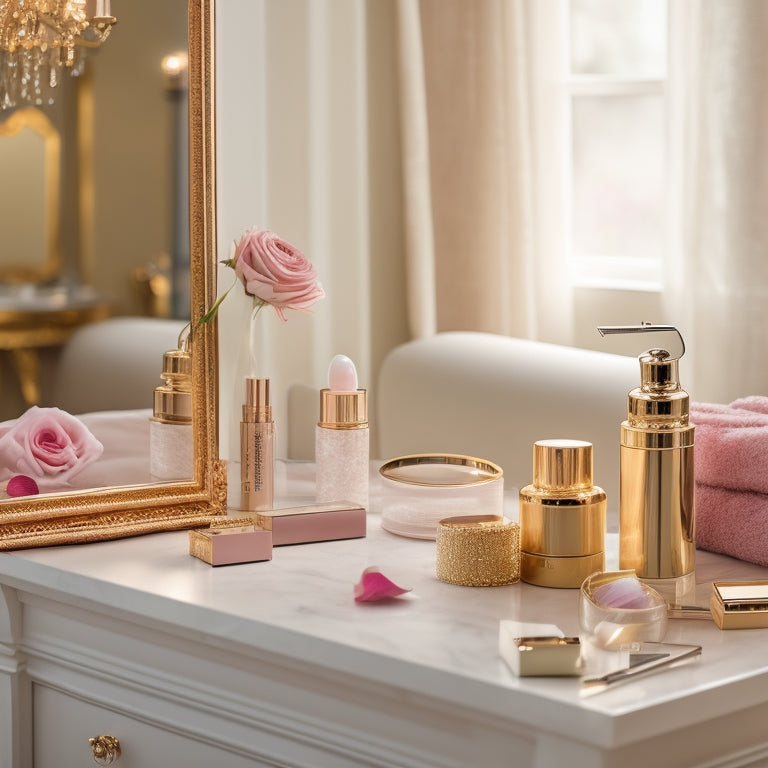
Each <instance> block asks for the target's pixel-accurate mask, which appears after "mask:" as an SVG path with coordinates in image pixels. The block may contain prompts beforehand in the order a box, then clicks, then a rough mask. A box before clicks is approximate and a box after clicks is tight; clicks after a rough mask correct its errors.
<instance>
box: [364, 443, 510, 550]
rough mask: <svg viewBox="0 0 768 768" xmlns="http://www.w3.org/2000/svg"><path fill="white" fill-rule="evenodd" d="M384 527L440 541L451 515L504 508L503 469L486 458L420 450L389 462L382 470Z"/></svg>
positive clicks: (498, 514)
mask: <svg viewBox="0 0 768 768" xmlns="http://www.w3.org/2000/svg"><path fill="white" fill-rule="evenodd" d="M379 474H380V475H381V478H382V483H381V527H382V528H384V530H386V531H389V532H390V533H396V534H398V535H399V536H410V537H412V538H417V539H435V538H436V536H437V524H438V523H439V521H440V520H443V519H445V518H447V517H456V516H468V515H492V516H496V517H502V515H503V510H504V473H503V472H502V470H501V467H499V466H498V465H496V464H494V463H493V462H491V461H486V460H485V459H478V458H474V457H473V456H461V455H458V454H452V453H421V454H413V455H410V456H400V457H398V458H396V459H391V460H390V461H387V462H386V463H385V464H384V465H383V466H382V467H381V468H380V469H379Z"/></svg>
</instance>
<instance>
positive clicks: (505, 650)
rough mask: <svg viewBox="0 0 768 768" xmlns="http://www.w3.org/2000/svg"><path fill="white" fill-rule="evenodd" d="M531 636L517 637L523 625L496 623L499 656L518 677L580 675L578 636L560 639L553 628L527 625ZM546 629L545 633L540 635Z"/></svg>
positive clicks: (581, 670)
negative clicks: (497, 627)
mask: <svg viewBox="0 0 768 768" xmlns="http://www.w3.org/2000/svg"><path fill="white" fill-rule="evenodd" d="M529 626H530V627H531V629H532V630H536V631H535V632H534V633H533V634H521V631H520V630H521V629H522V628H523V627H525V625H522V626H521V625H520V624H519V623H518V622H516V621H505V620H502V621H500V622H499V655H500V656H501V658H502V659H503V660H504V661H505V662H506V664H507V665H508V666H509V668H510V669H511V670H512V671H513V672H514V673H515V674H516V675H517V676H518V677H578V676H580V675H581V674H583V671H584V670H583V660H582V655H581V643H580V641H579V638H578V637H564V636H563V633H562V631H560V629H559V627H556V626H554V625H529ZM548 627H550V628H551V629H550V630H549V631H548V632H547V633H546V634H540V633H543V632H544V631H545V630H547V629H548Z"/></svg>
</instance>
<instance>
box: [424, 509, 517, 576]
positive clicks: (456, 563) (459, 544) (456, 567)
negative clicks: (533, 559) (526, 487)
mask: <svg viewBox="0 0 768 768" xmlns="http://www.w3.org/2000/svg"><path fill="white" fill-rule="evenodd" d="M437 578H438V579H440V580H441V581H445V582H447V583H448V584H459V585H461V586H464V587H495V586H501V585H503V584H514V583H515V582H517V581H519V580H520V526H519V525H518V524H517V523H514V522H511V521H510V520H507V519H506V518H504V517H497V516H495V515H470V516H461V517H449V518H448V519H446V520H441V521H440V522H439V523H438V526H437Z"/></svg>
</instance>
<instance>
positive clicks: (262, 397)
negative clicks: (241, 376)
mask: <svg viewBox="0 0 768 768" xmlns="http://www.w3.org/2000/svg"><path fill="white" fill-rule="evenodd" d="M243 421H249V422H256V423H259V424H264V423H267V422H270V421H272V404H271V403H270V395H269V379H258V378H255V377H253V376H248V377H247V378H246V380H245V404H244V405H243Z"/></svg>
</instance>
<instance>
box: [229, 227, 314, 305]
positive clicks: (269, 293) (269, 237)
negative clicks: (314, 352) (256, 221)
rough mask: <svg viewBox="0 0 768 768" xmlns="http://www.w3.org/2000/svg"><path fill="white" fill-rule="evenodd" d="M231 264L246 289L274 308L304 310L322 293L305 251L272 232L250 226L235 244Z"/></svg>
mask: <svg viewBox="0 0 768 768" xmlns="http://www.w3.org/2000/svg"><path fill="white" fill-rule="evenodd" d="M234 267H235V272H236V273H237V276H238V277H239V278H240V280H241V281H242V283H243V285H244V286H245V290H246V293H249V294H250V295H251V296H255V297H256V298H257V299H261V301H263V302H264V303H266V304H271V305H272V306H273V307H274V308H275V312H277V314H278V316H279V317H280V319H281V320H285V319H286V317H285V313H284V312H283V310H285V309H295V310H299V311H302V312H307V311H308V310H309V308H310V307H311V306H312V305H313V304H314V303H315V302H316V301H318V300H319V299H322V298H323V296H325V291H323V287H322V285H320V281H319V280H318V279H317V270H316V269H315V267H314V266H313V265H312V264H311V263H310V262H309V261H307V258H306V257H305V256H304V254H303V253H302V252H301V251H300V250H298V249H297V248H294V247H293V246H292V245H291V244H290V243H287V242H286V241H285V240H282V239H281V238H279V237H278V236H277V235H276V234H275V233H274V232H269V231H268V230H265V229H259V228H258V227H253V228H251V229H249V230H248V231H246V232H245V234H244V235H243V236H242V237H241V238H240V241H239V242H238V243H237V246H236V248H235V258H234Z"/></svg>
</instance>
